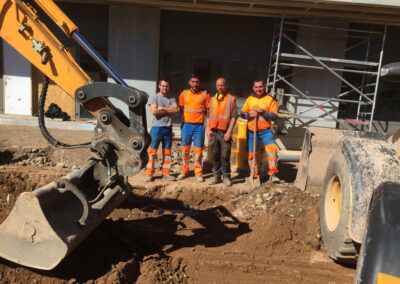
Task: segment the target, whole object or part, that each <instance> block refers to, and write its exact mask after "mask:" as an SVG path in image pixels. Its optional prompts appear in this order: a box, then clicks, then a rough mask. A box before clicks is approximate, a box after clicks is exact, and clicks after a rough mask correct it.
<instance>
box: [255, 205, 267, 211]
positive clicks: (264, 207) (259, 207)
mask: <svg viewBox="0 0 400 284" xmlns="http://www.w3.org/2000/svg"><path fill="white" fill-rule="evenodd" d="M256 210H264V211H267V204H261V205H259V206H257V207H256Z"/></svg>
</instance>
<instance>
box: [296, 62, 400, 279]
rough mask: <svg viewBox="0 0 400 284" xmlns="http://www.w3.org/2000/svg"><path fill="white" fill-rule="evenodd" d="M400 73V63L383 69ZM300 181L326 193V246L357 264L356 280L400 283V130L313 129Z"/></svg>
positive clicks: (307, 137)
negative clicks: (391, 131) (389, 132)
mask: <svg viewBox="0 0 400 284" xmlns="http://www.w3.org/2000/svg"><path fill="white" fill-rule="evenodd" d="M399 75H400V63H393V64H389V65H387V66H384V67H383V68H382V69H381V77H382V78H384V79H385V78H388V79H389V80H396V81H397V80H398V79H399V78H400V76H399ZM296 184H297V186H298V187H299V188H301V189H303V190H306V191H308V192H310V193H319V194H320V198H321V204H320V228H321V236H322V241H323V245H324V248H325V250H326V252H327V254H328V255H329V257H331V258H332V259H334V260H335V261H337V262H339V263H343V264H355V263H357V271H356V277H355V280H354V281H355V283H400V257H399V255H400V130H398V131H397V132H396V133H394V134H393V135H391V136H390V135H388V134H383V133H373V132H361V131H360V132H358V131H357V132H356V131H349V130H337V129H327V128H309V129H307V130H306V134H305V137H304V141H303V150H302V156H301V159H300V163H299V168H298V173H297V177H296Z"/></svg>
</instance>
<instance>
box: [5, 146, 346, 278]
mask: <svg viewBox="0 0 400 284" xmlns="http://www.w3.org/2000/svg"><path fill="white" fill-rule="evenodd" d="M52 151H53V150H52V149H46V148H45V149H30V148H18V149H3V150H2V152H1V153H0V164H1V166H0V222H3V221H4V219H5V218H6V217H7V215H8V213H9V212H10V210H11V208H12V207H13V205H14V203H15V200H16V198H17V197H18V195H19V194H20V193H21V192H23V191H32V190H34V189H37V188H39V187H40V186H43V185H45V184H47V183H49V182H52V181H54V180H56V179H57V178H59V177H61V176H63V175H65V174H66V173H68V172H70V171H71V170H73V169H76V168H77V166H76V165H75V164H74V163H72V162H68V161H63V162H62V163H61V162H60V161H59V160H57V159H55V158H54V157H57V155H56V153H54V152H52ZM288 170H290V171H293V167H289V168H288ZM206 178H209V175H206ZM233 181H234V186H233V187H232V188H227V187H224V186H222V185H216V186H207V185H206V184H198V183H195V182H194V178H193V177H191V178H189V179H188V180H184V181H179V182H166V181H164V180H162V179H159V178H157V179H156V180H155V182H153V183H151V184H149V183H146V182H145V181H144V174H143V173H140V174H139V175H137V176H135V177H134V178H132V179H131V180H130V183H131V185H132V187H133V194H132V195H131V196H130V197H129V198H128V199H127V201H126V202H124V203H123V204H122V206H121V207H120V208H118V209H116V210H114V212H113V213H112V214H111V215H110V216H109V217H107V219H106V220H104V222H103V223H102V224H101V225H100V226H99V227H98V228H97V229H96V230H95V231H94V232H93V233H92V234H91V235H90V236H89V237H88V238H87V239H86V240H84V241H83V242H82V243H81V244H80V245H79V247H78V248H76V249H75V250H74V251H73V252H72V253H71V254H70V255H69V256H68V257H67V258H66V259H65V260H64V261H63V262H62V263H61V264H60V265H59V266H58V267H56V268H55V269H54V270H52V271H38V270H34V269H29V268H24V267H21V266H18V265H16V264H13V263H10V262H8V261H6V260H4V259H0V283H28V282H29V283H134V282H136V283H210V282H217V283H228V282H233V283H256V282H260V283H261V282H262V283H272V282H276V281H280V282H283V283H323V282H327V281H330V282H332V283H335V282H337V283H350V282H351V281H352V277H353V274H354V271H353V270H352V269H349V268H344V267H341V266H339V265H337V264H335V263H334V262H333V261H331V260H330V259H329V258H327V257H326V255H325V254H324V252H323V251H322V250H321V240H320V233H319V224H318V203H319V198H318V197H311V196H310V195H308V194H305V193H304V192H301V191H299V190H298V189H297V188H295V187H294V186H293V185H292V183H291V181H292V180H291V178H290V177H289V178H288V180H286V181H282V182H281V184H278V185H273V184H265V185H264V186H263V187H262V188H260V189H258V190H256V191H248V190H244V189H245V187H244V186H243V184H242V182H243V177H242V176H236V177H234V179H233Z"/></svg>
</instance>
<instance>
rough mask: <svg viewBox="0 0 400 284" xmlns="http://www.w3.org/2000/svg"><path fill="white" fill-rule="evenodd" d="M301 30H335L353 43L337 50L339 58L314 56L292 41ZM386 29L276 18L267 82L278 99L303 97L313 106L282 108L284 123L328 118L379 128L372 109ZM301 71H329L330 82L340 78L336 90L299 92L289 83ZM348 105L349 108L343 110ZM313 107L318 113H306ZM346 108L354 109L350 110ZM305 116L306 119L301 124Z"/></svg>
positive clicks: (350, 125) (348, 124) (347, 125)
mask: <svg viewBox="0 0 400 284" xmlns="http://www.w3.org/2000/svg"><path fill="white" fill-rule="evenodd" d="M299 28H301V29H302V30H303V31H304V30H307V31H309V32H310V33H315V32H323V33H338V32H339V33H340V35H341V36H342V37H343V36H344V37H345V40H346V45H349V43H351V45H349V46H346V48H345V49H344V50H339V51H338V52H339V53H338V56H337V57H326V56H320V55H321V54H319V55H316V54H313V53H311V52H310V51H309V50H308V49H306V48H305V47H303V46H302V45H300V44H299V43H297V42H296V39H294V37H295V36H297V34H298V31H299ZM386 31H387V27H386V26H383V28H382V30H378V31H376V30H362V29H352V28H342V27H336V26H323V25H313V24H305V23H300V22H296V21H289V20H286V19H285V18H284V17H282V18H281V19H280V21H277V22H276V25H275V28H274V33H273V37H272V47H271V54H270V60H269V64H268V68H267V86H268V87H270V89H271V91H270V92H271V93H272V94H274V95H276V96H277V99H278V101H280V102H283V103H285V101H286V103H287V101H289V100H290V101H291V102H293V101H295V102H299V100H303V101H304V100H305V101H307V102H308V103H309V104H310V105H311V106H309V107H308V108H306V109H302V110H301V111H297V107H294V110H292V111H290V110H288V109H287V110H286V111H280V117H281V118H282V119H283V120H284V121H285V123H289V125H292V126H293V125H296V127H299V124H300V126H302V125H303V126H304V125H309V124H311V123H313V122H316V121H327V122H332V123H336V127H345V128H347V129H350V130H369V131H378V126H375V125H374V111H375V104H376V99H377V94H378V88H379V74H380V69H381V66H382V58H383V50H384V46H385V39H386ZM314 50H315V48H314ZM321 53H322V52H321ZM354 54H356V56H355V57H357V58H356V59H354V58H352V57H351V55H354ZM360 54H362V57H360ZM304 70H320V72H328V73H330V74H331V75H332V79H333V80H340V81H339V82H338V84H340V92H339V93H335V94H324V95H325V96H315V94H306V91H304V90H300V88H299V87H298V86H295V84H294V83H293V77H294V76H298V74H300V73H301V72H304ZM349 74H350V75H349ZM316 80H318V78H316ZM278 85H279V88H278ZM282 86H283V87H282ZM282 90H284V91H283V92H282ZM287 90H290V92H287ZM349 104H351V105H353V106H350V107H347V108H346V105H349ZM328 106H329V107H328ZM316 108H318V109H319V110H320V112H319V113H320V114H319V115H310V112H311V111H312V110H314V109H316ZM283 109H285V107H283ZM343 109H344V110H343ZM346 109H347V111H346ZM349 109H350V110H352V111H348V110H349ZM338 114H339V116H340V118H339V117H338ZM305 120H308V121H307V122H305Z"/></svg>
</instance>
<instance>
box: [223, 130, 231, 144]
mask: <svg viewBox="0 0 400 284" xmlns="http://www.w3.org/2000/svg"><path fill="white" fill-rule="evenodd" d="M229 139H231V133H230V132H229V131H227V132H226V133H225V134H224V141H225V142H228V141H229Z"/></svg>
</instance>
